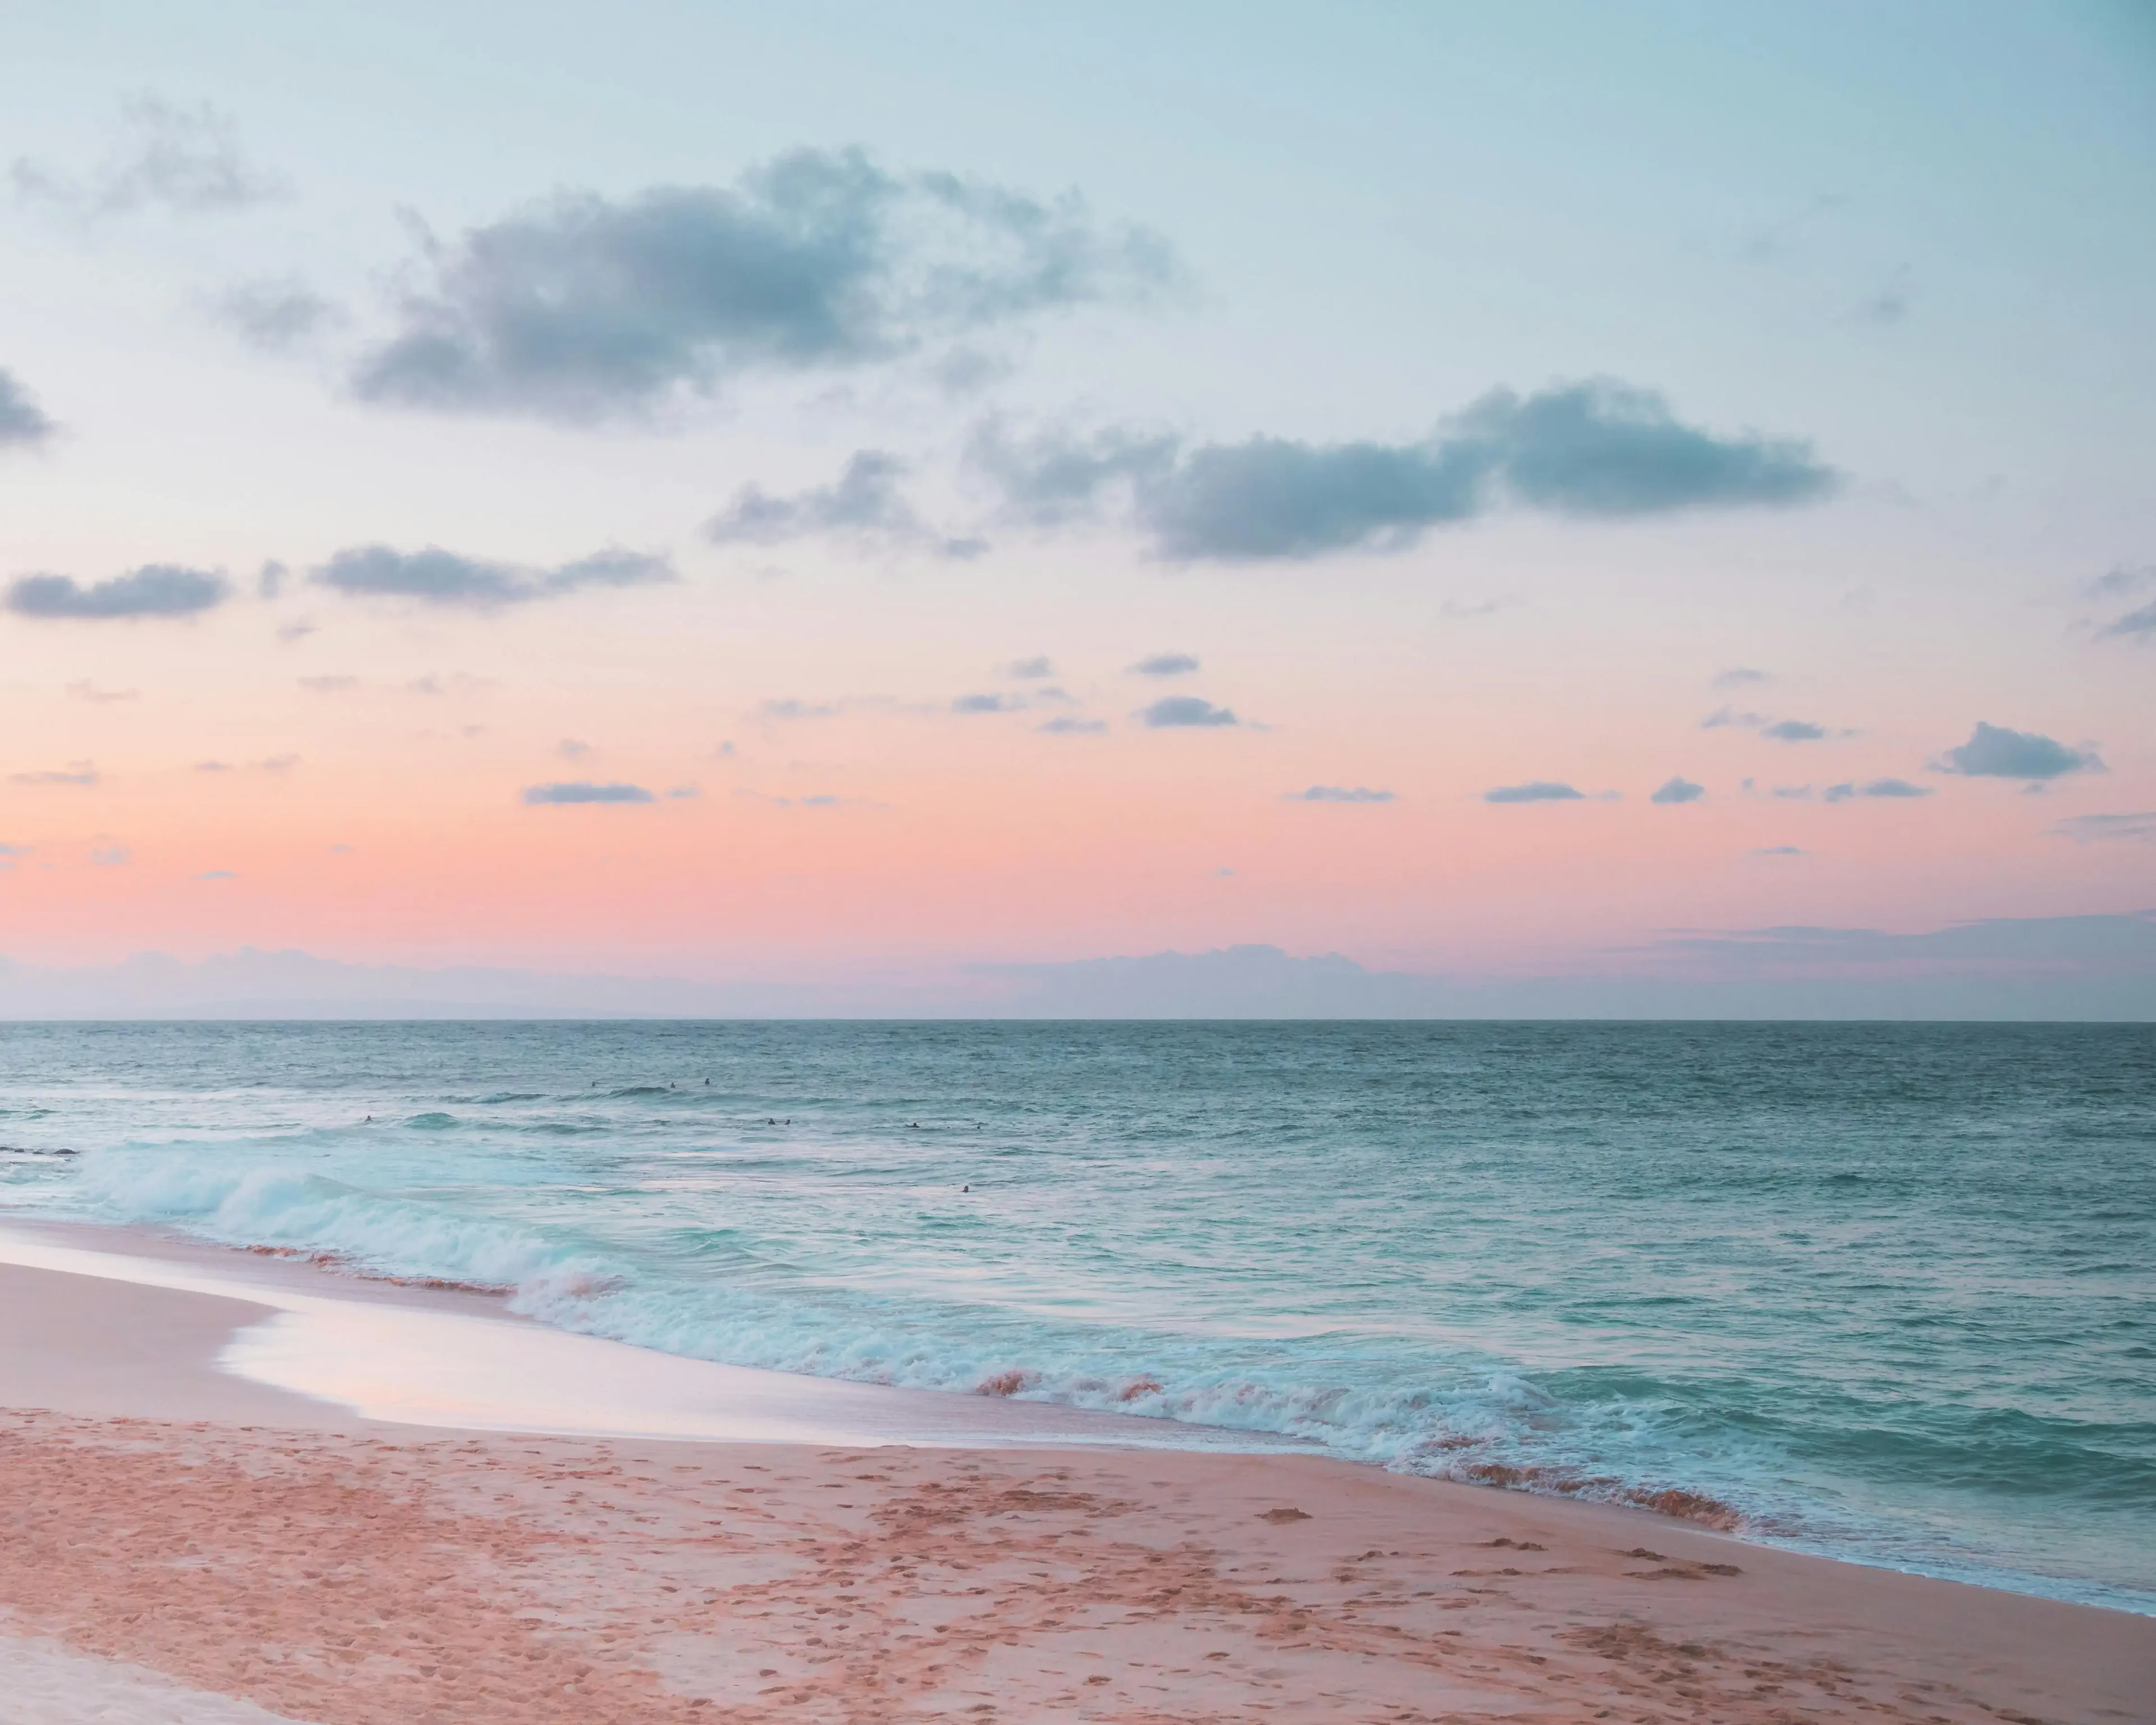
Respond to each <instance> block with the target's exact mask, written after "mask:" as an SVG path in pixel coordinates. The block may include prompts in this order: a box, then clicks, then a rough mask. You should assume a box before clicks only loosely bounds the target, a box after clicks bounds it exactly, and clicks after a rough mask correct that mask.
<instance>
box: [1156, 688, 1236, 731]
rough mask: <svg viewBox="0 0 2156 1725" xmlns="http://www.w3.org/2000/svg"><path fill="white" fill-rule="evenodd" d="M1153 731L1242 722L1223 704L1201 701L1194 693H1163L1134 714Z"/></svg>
mask: <svg viewBox="0 0 2156 1725" xmlns="http://www.w3.org/2000/svg"><path fill="white" fill-rule="evenodd" d="M1136 716H1137V717H1138V718H1140V719H1142V720H1143V721H1145V722H1146V724H1147V726H1150V727H1151V728H1152V729H1153V730H1155V731H1162V730H1172V729H1174V728H1176V727H1177V726H1189V725H1195V726H1221V725H1239V724H1240V723H1241V722H1242V721H1241V720H1240V719H1238V718H1237V717H1236V716H1235V714H1233V713H1232V712H1230V711H1229V710H1228V709H1227V708H1226V707H1224V706H1214V705H1213V703H1212V702H1211V701H1201V700H1199V697H1198V696H1195V695H1163V696H1162V697H1161V698H1160V699H1159V700H1158V701H1154V702H1153V703H1152V706H1144V707H1140V708H1139V709H1138V711H1137V715H1136Z"/></svg>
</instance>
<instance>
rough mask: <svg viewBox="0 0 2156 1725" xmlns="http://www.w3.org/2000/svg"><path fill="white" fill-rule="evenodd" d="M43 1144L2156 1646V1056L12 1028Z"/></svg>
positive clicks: (885, 1351) (348, 1222)
mask: <svg viewBox="0 0 2156 1725" xmlns="http://www.w3.org/2000/svg"><path fill="white" fill-rule="evenodd" d="M368 1115H372V1117H373V1119H372V1122H367V1120H366V1118H365V1117H367V1116H368ZM0 1143H4V1144H6V1145H7V1146H9V1147H11V1148H10V1150H9V1151H8V1153H4V1154H0V1205H4V1206H8V1207H12V1208H15V1209H23V1210H33V1211H36V1212H39V1213H42V1214H53V1215H61V1216H68V1217H73V1218H77V1219H90V1220H102V1221H128V1222H137V1223H141V1222H147V1223H152V1224H158V1225H161V1226H164V1227H167V1228H169V1229H172V1230H180V1231H183V1232H185V1233H187V1234H189V1235H195V1236H198V1237H202V1238H205V1239H209V1240H220V1241H224V1242H228V1243H230V1244H235V1245H273V1246H282V1247H287V1248H291V1249H295V1250H304V1251H307V1252H324V1253H328V1254H331V1255H334V1256H335V1257H336V1258H338V1259H340V1260H346V1261H347V1262H349V1263H351V1264H352V1265H354V1266H359V1267H363V1268H367V1269H369V1270H373V1271H386V1272H390V1273H396V1274H404V1275H423V1276H441V1277H447V1278H451V1279H455V1280H460V1281H478V1282H484V1283H488V1284H494V1285H500V1286H506V1287H510V1288H512V1289H514V1290H515V1294H514V1298H515V1300H516V1303H517V1305H518V1306H519V1307H520V1308H521V1309H522V1310H524V1311H526V1312H530V1313H531V1314H533V1315H534V1316H536V1317H541V1318H542V1319H544V1320H546V1321H547V1322H553V1323H557V1324H560V1325H562V1326H564V1327H570V1328H574V1329H577V1330H583V1331H588V1332H594V1333H597V1334H600V1335H605V1336H611V1337H619V1338H621V1339H624V1340H627V1341H631V1342H635V1343H643V1344H644V1345H646V1346H649V1347H654V1348H664V1349H668V1350H670V1351H674V1352H677V1353H687V1354H695V1355H699V1356H702V1357H705V1358H712V1359H719V1360H726V1361H731V1362H734V1363H742V1364H750V1365H758V1366H769V1367H776V1368H780V1369H783V1370H788V1371H796V1372H807V1373H819V1374H824V1375H829V1376H839V1377H845V1378H857V1379H862V1380H866V1381H872V1382H885V1383H892V1384H911V1385H917V1386H924V1387H929V1388H937V1389H949V1390H953V1391H961V1392H978V1391H983V1390H985V1391H987V1392H988V1393H995V1394H1018V1395H1021V1396H1028V1397H1034V1398H1039V1399H1051V1400H1056V1401H1062V1402H1069V1403H1074V1404H1085V1405H1090V1406H1097V1407H1106V1408H1114V1409H1121V1410H1123V1411H1127V1412H1131V1413H1136V1414H1148V1415H1154V1416H1158V1417H1161V1418H1165V1419H1176V1420H1197V1421H1204V1422H1210V1423H1214V1424H1221V1425H1235V1426H1241V1427H1245V1428H1250V1429H1259V1430H1276V1431H1289V1432H1295V1433H1298V1434H1301V1435H1305V1436H1309V1437H1314V1438H1317V1439H1319V1440H1322V1441H1323V1442H1325V1443H1326V1444H1327V1445H1331V1446H1332V1448H1334V1449H1335V1450H1337V1451H1338V1452H1339V1453H1341V1454H1342V1455H1347V1456H1351V1457H1354V1458H1358V1459H1361V1460H1365V1461H1373V1462H1380V1463H1383V1464H1384V1465H1387V1466H1394V1467H1398V1468H1403V1469H1409V1470H1413V1471H1417V1472H1422V1473H1430V1474H1443V1475H1448V1476H1454V1477H1459V1478H1466V1479H1476V1480H1481V1481H1497V1482H1501V1483H1510V1484H1514V1485H1517V1486H1525V1487H1527V1488H1528V1489H1535V1490H1542V1491H1571V1492H1578V1493H1582V1494H1584V1495H1588V1496H1594V1497H1607V1498H1614V1499H1620V1500H1624V1499H1630V1500H1633V1501H1638V1500H1640V1499H1641V1498H1643V1497H1650V1496H1651V1495H1653V1494H1655V1493H1660V1492H1668V1491H1674V1492H1681V1493H1686V1494H1691V1495H1690V1496H1689V1497H1687V1498H1686V1499H1684V1500H1683V1502H1685V1504H1686V1506H1687V1507H1691V1508H1692V1509H1693V1510H1694V1511H1695V1512H1698V1513H1702V1514H1704V1515H1707V1516H1710V1517H1717V1516H1720V1517H1725V1518H1727V1517H1735V1518H1737V1519H1738V1521H1739V1522H1740V1523H1741V1526H1742V1527H1743V1531H1744V1532H1747V1533H1748V1535H1749V1536H1751V1537H1753V1538H1764V1539H1770V1540H1774V1541H1775V1542H1778V1543H1787V1544H1792V1545H1795V1546H1799V1547H1800V1548H1806V1549H1810V1550H1816V1551H1823V1552H1828V1553H1834V1554H1836V1555H1840V1556H1843V1557H1847V1558H1857V1559H1861V1560H1863V1561H1868V1562H1874V1563H1889V1564H1892V1565H1895V1566H1897V1567H1901V1568H1911V1569H1917V1570H1922V1571H1925V1572H1928V1573H1931V1574H1943V1575H1952V1576H1958V1577H1961V1578H1963V1579H1972V1580H1979V1581H1985V1582H1989V1583H1991V1584H1995V1585H2000V1586H2005V1587H2013V1588H2019V1589H2025V1590H2029V1591H2032V1592H2040V1593H2045V1594H2052V1595H2055V1596H2057V1597H2061V1598H2066V1599H2082V1600H2088V1601H2093V1602H2097V1603H2102V1604H2111V1605H2114V1606H2120V1607H2124V1608H2126V1609H2134V1610H2141V1611H2156V1302H2152V1295H2156V1157H2153V1156H2152V1151H2156V1029H2151V1028H2149V1027H2147V1026H2133V1025H2127V1026H2056V1025H2050V1026H2014V1025H1967V1026H1964V1025H1881V1024H1866V1025H1815V1024H1805V1025H1772V1024H1728V1025H1682V1024H1655V1025H1649V1024H1632V1025H1625V1024H1142V1025H1139V1024H470V1025H455V1024H423V1025H398V1024H349V1025H320V1024H288V1025H240V1024H189V1025H13V1026H6V1027H0ZM60 1148H67V1149H72V1150H74V1151H77V1152H78V1154H77V1155H74V1156H71V1157H62V1156H55V1155H52V1154H49V1152H51V1151H54V1150H56V1149H60Z"/></svg>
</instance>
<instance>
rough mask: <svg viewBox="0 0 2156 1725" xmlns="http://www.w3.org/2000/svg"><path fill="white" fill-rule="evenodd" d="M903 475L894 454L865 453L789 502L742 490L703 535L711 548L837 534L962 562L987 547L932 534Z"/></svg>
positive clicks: (863, 542)
mask: <svg viewBox="0 0 2156 1725" xmlns="http://www.w3.org/2000/svg"><path fill="white" fill-rule="evenodd" d="M905 476H906V464H905V463H904V462H903V461H901V460H900V459H898V457H897V456H896V455H893V454H887V453H886V452H885V451H884V450H881V449H862V450H860V451H858V452H856V454H855V455H854V457H853V459H851V460H850V461H848V462H847V464H846V466H845V470H844V472H843V473H841V474H840V475H839V477H838V478H837V480H834V481H833V482H832V483H831V484H829V485H818V486H814V487H813V488H811V489H810V490H805V491H796V492H794V493H793V494H792V495H787V496H778V495H773V493H771V492H769V491H767V490H764V489H763V488H762V486H761V485H743V486H742V488H741V489H740V490H738V491H737V492H735V493H734V498H733V501H732V502H731V503H730V504H728V505H727V506H726V508H725V509H724V510H723V511H721V512H720V513H719V514H718V515H716V516H713V517H712V518H711V520H710V521H706V523H705V524H704V536H705V537H706V539H708V540H710V541H711V543H713V544H714V545H778V544H783V543H784V542H787V541H789V540H794V539H805V538H809V537H814V536H836V537H839V538H841V539H849V540H851V541H853V542H855V544H857V545H859V546H860V547H865V548H868V547H881V548H884V549H887V550H901V549H918V550H923V551H927V552H932V553H933V554H935V555H937V556H938V557H951V558H954V559H957V560H960V561H963V560H965V559H967V558H969V557H978V556H979V555H980V554H981V553H982V552H984V551H986V550H987V549H988V542H987V541H986V540H983V539H968V538H952V537H949V536H946V535H944V534H941V533H938V532H937V531H934V530H933V529H932V528H931V527H930V526H928V524H927V522H926V521H923V520H922V519H921V516H919V515H918V514H917V513H916V511H915V510H914V508H913V506H912V505H911V504H910V503H908V502H907V501H906V499H905V498H904V497H903V496H901V495H900V493H899V490H898V483H899V481H900V480H901V479H903V478H904V477H905Z"/></svg>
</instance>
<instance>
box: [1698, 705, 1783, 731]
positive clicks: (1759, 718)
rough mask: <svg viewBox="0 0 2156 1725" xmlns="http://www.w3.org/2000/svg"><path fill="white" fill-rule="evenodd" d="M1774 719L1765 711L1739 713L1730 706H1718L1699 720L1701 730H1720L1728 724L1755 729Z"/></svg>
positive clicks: (1743, 728) (1744, 728) (1770, 722)
mask: <svg viewBox="0 0 2156 1725" xmlns="http://www.w3.org/2000/svg"><path fill="white" fill-rule="evenodd" d="M1773 722H1774V721H1773V720H1772V719H1770V718H1769V717H1768V716H1767V715H1766V714H1765V713H1741V712H1739V711H1737V709H1736V708H1734V707H1732V706H1718V707H1717V708H1716V709H1715V710H1714V711H1712V712H1711V713H1709V714H1708V715H1707V716H1706V717H1705V718H1703V719H1702V720H1701V721H1699V728H1700V729H1701V730H1702V731H1720V730H1723V729H1725V728H1726V727H1727V726H1732V725H1733V726H1738V728H1739V729H1742V730H1757V729H1758V727H1759V726H1762V725H1768V724H1772V723H1773Z"/></svg>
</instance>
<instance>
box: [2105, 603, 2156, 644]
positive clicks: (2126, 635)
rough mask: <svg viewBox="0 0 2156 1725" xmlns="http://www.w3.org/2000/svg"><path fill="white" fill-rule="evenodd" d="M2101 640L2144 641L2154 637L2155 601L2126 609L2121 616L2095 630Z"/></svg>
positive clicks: (2155, 634) (2155, 626) (2155, 621)
mask: <svg viewBox="0 0 2156 1725" xmlns="http://www.w3.org/2000/svg"><path fill="white" fill-rule="evenodd" d="M2096 638H2097V639H2098V640H2099V641H2102V640H2132V641H2146V640H2152V639H2156V601H2151V602H2150V603H2148V604H2146V605H2143V606H2142V607H2141V608H2139V609H2138V610H2136V611H2128V613H2127V614H2125V615H2124V616H2123V617H2118V618H2114V619H2112V621H2111V622H2109V623H2107V624H2104V626H2103V627H2102V629H2098V630H2097V632H2096Z"/></svg>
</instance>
